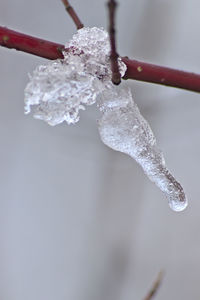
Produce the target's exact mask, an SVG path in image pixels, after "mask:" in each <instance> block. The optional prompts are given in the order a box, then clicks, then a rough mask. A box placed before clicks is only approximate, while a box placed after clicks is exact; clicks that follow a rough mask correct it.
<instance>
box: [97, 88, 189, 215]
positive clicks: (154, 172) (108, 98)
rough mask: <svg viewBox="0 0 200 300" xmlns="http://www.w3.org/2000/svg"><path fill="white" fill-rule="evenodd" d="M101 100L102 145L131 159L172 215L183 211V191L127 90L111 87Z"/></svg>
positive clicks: (184, 205) (184, 206) (100, 124)
mask: <svg viewBox="0 0 200 300" xmlns="http://www.w3.org/2000/svg"><path fill="white" fill-rule="evenodd" d="M101 98H102V99H101V102H100V104H99V106H100V110H101V111H102V117H101V119H100V120H99V122H98V127H99V133H100V136H101V139H102V141H103V143H104V144H106V145H107V146H109V147H110V148H112V149H114V150H117V151H121V152H123V153H126V154H128V155H130V156H131V157H132V158H134V159H135V160H136V161H137V162H138V163H139V164H140V165H141V167H142V168H143V170H144V172H145V173H146V175H147V176H148V177H149V179H150V180H151V181H153V182H154V183H155V184H156V185H157V186H158V187H159V188H160V189H161V191H162V192H163V193H164V194H165V195H166V197H167V199H168V203H169V206H170V207H171V208H172V209H173V210H174V211H182V210H183V209H185V208H186V206H187V199H186V196H185V194H184V191H183V188H182V187H181V185H180V184H179V183H178V182H177V181H176V180H175V178H174V177H173V176H172V175H171V174H170V172H169V170H168V169H167V168H166V166H165V160H164V157H163V154H162V153H161V151H160V150H159V149H158V147H157V145H156V139H155V137H154V134H153V132H152V130H151V128H150V126H149V124H148V123H147V121H146V120H145V119H144V118H143V116H142V115H141V114H140V111H139V109H138V107H137V105H136V104H135V103H134V101H133V98H132V95H131V92H130V89H128V88H127V89H120V88H119V87H115V86H112V89H109V90H105V91H104V92H103V93H102V96H101Z"/></svg>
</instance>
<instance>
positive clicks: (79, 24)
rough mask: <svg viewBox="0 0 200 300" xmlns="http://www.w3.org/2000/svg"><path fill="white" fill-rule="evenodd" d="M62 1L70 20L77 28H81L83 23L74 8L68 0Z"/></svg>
mask: <svg viewBox="0 0 200 300" xmlns="http://www.w3.org/2000/svg"><path fill="white" fill-rule="evenodd" d="M62 3H63V4H64V6H65V9H66V11H67V12H68V14H69V15H70V17H71V18H72V20H73V21H74V24H75V25H76V28H77V29H81V28H83V27H84V25H83V24H82V22H81V21H80V19H79V17H78V15H77V13H76V12H75V10H74V9H73V7H72V6H71V5H70V3H69V1H67V0H62Z"/></svg>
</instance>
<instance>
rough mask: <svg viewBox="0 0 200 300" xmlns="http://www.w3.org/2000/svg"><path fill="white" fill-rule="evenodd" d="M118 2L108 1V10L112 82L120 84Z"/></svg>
mask: <svg viewBox="0 0 200 300" xmlns="http://www.w3.org/2000/svg"><path fill="white" fill-rule="evenodd" d="M116 6H117V3H116V1H115V0H109V1H108V11H109V35H110V48H111V53H110V62H111V70H112V83H114V84H116V85H118V84H120V82H121V75H120V72H119V66H118V57H119V55H118V54H117V51H116V42H115V12H116Z"/></svg>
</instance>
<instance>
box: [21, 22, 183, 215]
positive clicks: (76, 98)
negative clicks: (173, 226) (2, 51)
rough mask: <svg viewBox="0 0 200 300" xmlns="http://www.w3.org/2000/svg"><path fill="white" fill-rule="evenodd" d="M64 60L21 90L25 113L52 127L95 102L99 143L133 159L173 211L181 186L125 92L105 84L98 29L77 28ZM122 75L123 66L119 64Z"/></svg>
mask: <svg viewBox="0 0 200 300" xmlns="http://www.w3.org/2000/svg"><path fill="white" fill-rule="evenodd" d="M66 48H68V51H64V52H63V54H64V59H62V60H56V61H53V62H50V63H49V64H47V65H43V66H39V67H37V68H36V70H35V71H34V72H33V75H32V76H30V82H29V83H28V84H27V86H26V89H25V113H29V112H30V111H31V108H33V112H34V117H35V118H38V119H41V120H44V121H46V122H47V123H48V124H50V125H57V124H59V123H62V122H63V121H66V122H67V123H68V124H74V123H76V122H77V121H78V120H79V110H80V109H85V105H91V104H94V103H95V102H97V105H98V107H99V109H100V111H101V114H102V116H101V119H100V120H99V121H98V128H99V133H100V136H101V140H102V141H103V143H104V144H106V145H107V146H109V147H110V148H112V149H114V150H117V151H121V152H124V153H126V154H128V155H130V156H131V157H132V158H134V159H135V160H136V161H137V162H138V163H139V164H140V165H141V167H142V168H143V170H144V172H145V174H146V175H147V176H148V177H149V179H150V180H151V181H153V182H154V183H155V184H156V185H157V186H158V187H159V188H160V190H161V191H162V192H163V193H164V194H165V195H166V197H167V199H168V203H169V206H170V207H171V208H172V209H173V210H174V211H182V210H183V209H185V208H186V206H187V199H186V196H185V193H184V191H183V188H182V186H181V185H180V183H178V182H177V181H176V180H175V178H174V177H173V176H172V175H171V173H170V172H169V170H168V169H167V167H166V165H165V160H164V157H163V154H162V152H161V151H160V150H159V148H158V147H157V145H156V139H155V137H154V134H153V132H152V130H151V128H150V126H149V124H148V122H147V121H146V120H145V119H144V118H143V116H142V115H141V114H140V111H139V109H138V107H137V105H136V104H135V102H134V100H133V98H132V95H131V91H130V89H129V88H128V87H125V88H124V87H123V88H122V87H121V86H115V85H113V84H112V83H111V71H110V60H109V53H110V43H109V38H108V33H107V32H106V31H105V30H103V29H101V28H96V27H94V28H82V29H80V30H78V32H77V33H76V34H75V35H74V36H73V37H72V39H71V40H70V42H69V43H68V44H67V45H66ZM119 67H120V73H121V75H122V76H123V75H124V74H125V71H126V65H125V64H124V63H123V62H122V61H121V59H119Z"/></svg>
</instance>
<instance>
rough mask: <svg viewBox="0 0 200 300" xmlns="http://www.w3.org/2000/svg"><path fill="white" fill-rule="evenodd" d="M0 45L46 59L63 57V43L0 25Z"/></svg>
mask: <svg viewBox="0 0 200 300" xmlns="http://www.w3.org/2000/svg"><path fill="white" fill-rule="evenodd" d="M0 45H1V46H3V47H7V48H14V49H16V50H19V51H23V52H27V53H31V54H34V55H37V56H40V57H44V58H47V59H57V58H63V54H62V50H63V49H64V46H63V45H60V44H56V43H52V42H49V41H45V40H42V39H39V38H35V37H33V36H30V35H26V34H23V33H19V32H16V31H14V30H10V29H7V28H6V27H1V26H0Z"/></svg>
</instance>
